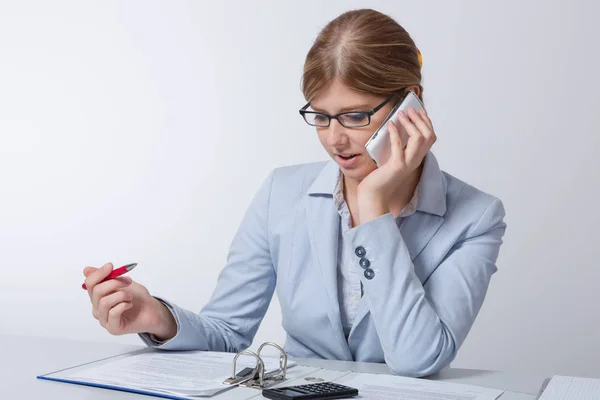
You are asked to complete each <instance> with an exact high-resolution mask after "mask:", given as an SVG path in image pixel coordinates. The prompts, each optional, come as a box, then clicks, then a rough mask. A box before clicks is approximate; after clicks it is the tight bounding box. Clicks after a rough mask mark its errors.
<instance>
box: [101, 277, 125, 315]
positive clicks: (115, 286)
mask: <svg viewBox="0 0 600 400" xmlns="http://www.w3.org/2000/svg"><path fill="white" fill-rule="evenodd" d="M131 282H132V280H131V278H130V277H128V276H122V277H119V278H115V279H110V280H108V281H106V282H102V283H99V284H97V285H96V286H95V287H94V289H93V290H92V297H91V300H92V305H93V306H94V307H96V308H98V306H99V304H100V301H101V299H102V298H104V297H106V296H108V295H110V294H111V293H114V292H116V291H117V290H119V289H123V288H125V287H127V286H129V285H131Z"/></svg>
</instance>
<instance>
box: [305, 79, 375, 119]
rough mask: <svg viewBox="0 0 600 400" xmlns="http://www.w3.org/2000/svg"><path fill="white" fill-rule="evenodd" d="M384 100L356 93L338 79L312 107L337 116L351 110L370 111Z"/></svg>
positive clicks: (316, 98)
mask: <svg viewBox="0 0 600 400" xmlns="http://www.w3.org/2000/svg"><path fill="white" fill-rule="evenodd" d="M382 99H383V97H382V96H375V95H372V94H368V93H363V92H359V91H356V90H354V89H352V88H350V87H349V86H348V85H346V84H344V83H343V82H341V81H340V80H338V79H336V80H335V81H333V82H332V83H331V85H329V86H328V87H327V88H325V89H323V90H322V91H321V92H320V93H319V94H318V95H317V96H315V98H314V99H313V101H311V102H310V105H311V107H312V109H313V110H315V111H323V112H327V113H330V114H335V113H338V112H344V111H351V110H368V109H371V108H373V107H375V106H376V105H377V104H379V103H380V102H381V101H382Z"/></svg>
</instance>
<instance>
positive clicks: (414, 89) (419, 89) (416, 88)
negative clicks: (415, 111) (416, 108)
mask: <svg viewBox="0 0 600 400" xmlns="http://www.w3.org/2000/svg"><path fill="white" fill-rule="evenodd" d="M407 89H409V90H412V91H413V92H415V94H416V95H417V97H419V98H420V97H421V88H419V86H417V85H414V86H409V87H408V88H407Z"/></svg>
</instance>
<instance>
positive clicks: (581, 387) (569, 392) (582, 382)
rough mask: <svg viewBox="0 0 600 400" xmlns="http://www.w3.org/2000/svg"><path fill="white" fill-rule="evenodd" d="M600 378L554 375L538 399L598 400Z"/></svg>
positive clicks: (599, 397)
mask: <svg viewBox="0 0 600 400" xmlns="http://www.w3.org/2000/svg"><path fill="white" fill-rule="evenodd" d="M598 399H600V379H591V378H576V377H572V376H560V375H555V376H553V377H552V379H550V382H548V386H546V389H544V393H542V395H541V396H540V399H539V400H598Z"/></svg>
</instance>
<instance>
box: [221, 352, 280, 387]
mask: <svg viewBox="0 0 600 400" xmlns="http://www.w3.org/2000/svg"><path fill="white" fill-rule="evenodd" d="M265 346H273V347H275V348H277V349H278V350H279V351H280V352H281V354H280V355H279V369H278V370H276V371H273V372H270V373H267V374H265V363H264V361H263V360H262V358H261V357H260V352H261V351H262V349H263V348H264V347H265ZM257 353H258V354H257ZM257 353H254V352H253V351H251V350H248V349H246V350H242V351H240V352H238V353H237V354H236V355H235V357H234V359H233V375H232V376H231V377H230V378H227V379H226V380H225V381H224V382H223V383H225V384H227V385H241V386H246V387H251V388H265V387H267V386H270V385H273V384H275V381H282V380H285V376H286V373H287V354H286V352H285V350H283V349H282V348H281V347H280V346H279V345H277V344H275V343H272V342H265V343H263V344H262V345H260V347H259V348H258V351H257ZM242 354H248V355H251V356H253V357H254V358H256V366H255V367H254V369H252V368H250V367H248V368H245V369H244V370H242V371H241V372H240V374H241V375H240V376H237V375H236V373H237V359H238V357H239V356H241V355H242ZM251 369H252V371H251V372H248V370H251ZM266 381H270V382H269V383H268V384H267V382H266Z"/></svg>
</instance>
